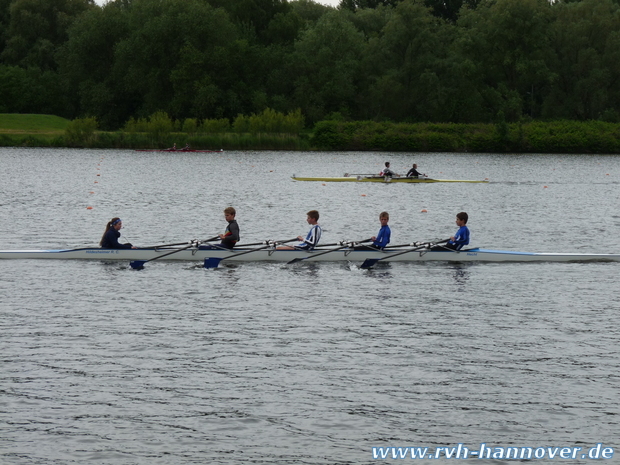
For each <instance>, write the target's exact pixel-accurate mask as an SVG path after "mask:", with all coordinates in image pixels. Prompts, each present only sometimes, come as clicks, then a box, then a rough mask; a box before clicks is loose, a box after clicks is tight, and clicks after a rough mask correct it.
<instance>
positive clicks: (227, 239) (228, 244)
mask: <svg viewBox="0 0 620 465" xmlns="http://www.w3.org/2000/svg"><path fill="white" fill-rule="evenodd" d="M235 215H237V211H236V210H235V209H234V208H233V207H227V208H225V209H224V218H226V221H228V225H227V226H226V231H224V234H220V235H219V236H220V239H222V242H221V243H220V247H224V248H226V249H230V250H232V249H233V247H234V246H235V244H236V243H237V242H239V239H240V237H239V225H238V224H237V220H235Z"/></svg>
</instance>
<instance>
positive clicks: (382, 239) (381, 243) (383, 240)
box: [372, 224, 392, 249]
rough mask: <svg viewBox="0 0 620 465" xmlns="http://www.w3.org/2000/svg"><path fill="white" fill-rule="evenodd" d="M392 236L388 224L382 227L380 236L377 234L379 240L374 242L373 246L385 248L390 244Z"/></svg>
mask: <svg viewBox="0 0 620 465" xmlns="http://www.w3.org/2000/svg"><path fill="white" fill-rule="evenodd" d="M391 235H392V231H390V227H389V226H388V225H387V224H386V225H385V226H381V229H379V234H377V238H376V239H375V240H374V241H373V243H372V245H374V246H375V247H379V248H380V249H382V248H384V247H385V246H386V245H388V244H389V243H390V236H391Z"/></svg>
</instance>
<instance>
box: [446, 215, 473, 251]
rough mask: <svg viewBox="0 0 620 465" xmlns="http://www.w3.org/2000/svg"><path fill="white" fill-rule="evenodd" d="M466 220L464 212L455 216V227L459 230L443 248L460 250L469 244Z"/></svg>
mask: <svg viewBox="0 0 620 465" xmlns="http://www.w3.org/2000/svg"><path fill="white" fill-rule="evenodd" d="M468 219H469V216H468V215H467V213H465V212H460V213H457V214H456V225H457V226H458V227H459V230H458V231H457V232H456V234H455V235H454V236H452V237H451V238H450V240H449V241H448V243H447V244H446V245H445V246H444V247H445V248H446V249H450V250H461V248H462V247H463V246H464V245H468V244H469V228H468V227H467V226H465V225H466V224H467V220H468Z"/></svg>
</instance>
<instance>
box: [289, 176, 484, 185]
mask: <svg viewBox="0 0 620 465" xmlns="http://www.w3.org/2000/svg"><path fill="white" fill-rule="evenodd" d="M292 179H293V181H322V182H383V183H395V182H403V183H424V182H489V181H488V180H487V179H485V180H483V181H470V180H466V179H434V178H427V177H419V178H418V177H406V176H398V177H397V176H395V177H390V176H378V175H375V174H357V175H356V174H351V175H348V174H345V175H344V176H342V177H318V178H311V177H303V176H295V175H293V176H292Z"/></svg>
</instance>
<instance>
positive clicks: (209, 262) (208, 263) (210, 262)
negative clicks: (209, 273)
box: [204, 257, 222, 269]
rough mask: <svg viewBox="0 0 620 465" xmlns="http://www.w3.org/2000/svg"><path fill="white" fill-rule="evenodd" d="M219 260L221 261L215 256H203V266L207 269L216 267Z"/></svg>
mask: <svg viewBox="0 0 620 465" xmlns="http://www.w3.org/2000/svg"><path fill="white" fill-rule="evenodd" d="M221 261H222V259H221V258H215V257H209V258H205V264H204V267H205V268H207V269H209V268H217V267H218V266H219V264H220V262H221Z"/></svg>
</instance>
